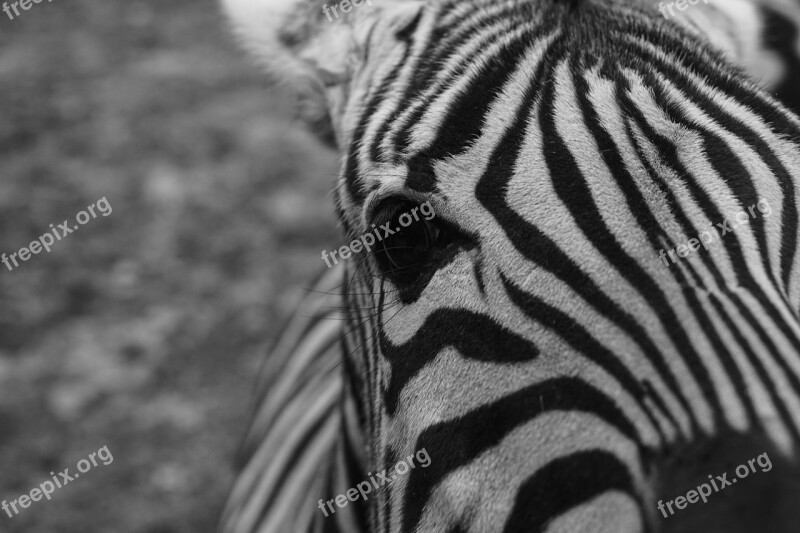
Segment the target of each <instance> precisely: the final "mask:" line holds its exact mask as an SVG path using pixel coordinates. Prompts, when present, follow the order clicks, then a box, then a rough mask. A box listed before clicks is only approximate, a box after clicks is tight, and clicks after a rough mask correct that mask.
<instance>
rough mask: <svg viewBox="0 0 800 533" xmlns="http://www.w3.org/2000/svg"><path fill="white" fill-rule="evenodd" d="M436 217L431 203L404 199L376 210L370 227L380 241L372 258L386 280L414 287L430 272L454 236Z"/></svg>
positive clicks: (387, 202)
mask: <svg viewBox="0 0 800 533" xmlns="http://www.w3.org/2000/svg"><path fill="white" fill-rule="evenodd" d="M435 216H436V215H435V213H434V212H433V209H432V208H431V205H430V203H428V202H425V203H424V204H417V203H414V202H410V201H408V200H405V199H402V200H397V199H389V200H385V201H384V202H382V204H381V205H380V206H379V207H378V208H377V209H376V210H375V216H374V221H373V223H372V224H371V225H372V227H373V230H372V231H373V232H375V233H376V235H377V236H378V239H379V240H378V242H377V243H376V246H375V250H374V252H373V257H374V258H375V261H376V262H377V264H378V267H379V268H380V271H381V274H382V275H383V276H384V277H386V278H387V279H389V280H390V281H392V282H393V283H395V284H396V285H400V286H404V285H411V284H414V283H415V282H417V281H418V280H420V278H421V277H422V274H424V273H425V272H426V271H427V270H430V268H431V267H432V266H433V264H434V262H435V258H436V257H437V256H438V254H437V251H439V250H441V249H442V248H443V247H445V246H447V244H449V242H450V241H451V239H449V237H450V235H451V233H452V232H450V231H449V230H448V229H447V228H446V226H445V225H444V224H443V223H441V221H438V220H436V218H435Z"/></svg>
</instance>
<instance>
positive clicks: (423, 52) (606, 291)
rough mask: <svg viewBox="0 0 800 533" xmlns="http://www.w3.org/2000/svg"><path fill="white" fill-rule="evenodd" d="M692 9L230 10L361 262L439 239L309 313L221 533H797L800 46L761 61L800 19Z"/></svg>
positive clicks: (474, 2) (276, 354) (479, 2)
mask: <svg viewBox="0 0 800 533" xmlns="http://www.w3.org/2000/svg"><path fill="white" fill-rule="evenodd" d="M694 4H695V5H691V6H689V8H688V9H686V10H685V11H684V12H682V13H680V14H679V15H676V16H675V17H674V18H671V19H670V18H667V17H664V16H662V14H661V13H660V12H659V10H658V7H657V3H656V2H645V1H644V0H638V1H637V0H506V1H503V0H498V1H491V0H461V1H458V2H456V1H455V0H440V1H430V2H421V1H412V0H391V1H390V0H386V1H385V2H380V0H373V5H371V6H369V7H367V6H361V7H360V8H359V9H357V10H352V11H350V10H348V12H345V11H344V9H342V8H341V6H343V5H344V2H342V3H340V4H337V5H338V6H340V10H341V11H342V13H341V14H342V17H341V18H340V19H341V20H339V19H337V20H336V21H330V22H329V21H328V20H327V19H326V18H325V15H324V14H323V11H322V6H321V5H318V3H317V2H310V1H306V0H284V1H281V2H278V1H274V2H272V1H267V0H226V2H225V8H226V12H227V13H228V15H229V17H230V18H231V20H232V21H233V23H234V27H235V28H236V31H237V32H239V33H240V34H241V37H242V39H243V42H244V43H245V45H246V46H247V47H249V48H250V49H251V50H252V51H253V52H254V54H255V57H257V58H258V59H259V60H260V62H261V63H262V65H263V66H264V67H265V68H266V70H267V71H268V72H269V73H270V74H272V75H273V76H274V78H275V79H276V81H280V82H283V83H286V84H287V85H288V86H289V87H291V88H293V89H294V90H296V91H297V93H298V94H299V95H300V96H301V99H302V106H301V109H302V113H303V115H304V116H305V118H306V119H307V120H308V121H309V123H311V124H312V125H313V127H314V129H315V130H316V131H317V132H318V133H320V135H321V137H322V138H324V139H325V140H327V141H328V142H329V143H330V144H331V145H333V146H336V147H338V148H339V149H340V151H341V153H342V159H343V161H342V169H341V173H340V177H339V179H338V181H337V185H336V204H337V212H338V216H339V220H340V223H341V225H342V227H343V229H344V232H345V233H346V235H347V236H348V238H349V239H357V238H358V237H359V236H360V235H363V234H365V233H367V232H371V231H373V229H374V228H378V227H384V226H387V225H388V226H387V227H389V228H395V227H399V226H398V222H397V221H398V219H399V217H400V216H401V215H402V214H403V213H406V212H408V211H409V210H410V209H412V208H413V207H414V206H419V205H421V204H422V203H424V202H430V205H432V206H433V207H434V210H435V212H436V217H435V218H434V219H432V220H430V221H420V222H419V223H418V224H415V225H414V226H413V230H412V229H411V228H408V229H409V231H402V232H397V233H396V234H395V235H386V236H385V238H384V240H382V241H381V242H380V243H379V245H378V247H377V248H376V250H375V251H374V253H372V254H368V255H365V256H364V257H361V258H353V260H352V261H351V262H350V263H346V264H343V265H338V266H337V268H335V269H332V270H330V271H328V272H326V273H325V275H324V276H323V277H322V278H321V279H320V280H319V281H318V283H317V284H316V285H315V286H314V290H313V291H312V292H310V293H309V296H308V297H307V298H306V300H305V302H304V303H303V304H302V305H301V306H300V311H298V316H297V317H295V318H294V319H293V321H292V322H290V324H289V326H288V327H287V330H286V333H285V334H284V336H283V337H282V339H281V341H280V342H279V344H278V346H276V348H275V349H274V350H273V352H272V355H271V359H270V366H269V367H268V368H267V369H266V370H265V373H264V376H265V377H264V382H263V383H262V387H261V388H262V390H264V391H265V392H264V397H263V399H262V400H261V401H260V403H259V406H258V408H257V410H256V414H255V415H254V418H253V423H252V425H251V428H250V430H249V433H248V436H247V439H246V444H245V447H244V449H243V456H244V457H245V464H244V466H243V470H242V474H241V475H240V477H239V479H238V480H237V482H236V484H235V486H234V489H233V491H232V493H231V496H230V498H229V501H228V503H227V505H226V509H225V512H224V513H223V517H222V519H221V525H220V531H223V532H225V533H245V532H248V533H249V532H273V531H315V532H316V531H346V532H367V531H374V532H377V531H380V532H395V531H402V532H411V531H415V532H428V531H448V532H451V531H452V532H455V531H458V532H467V531H469V532H481V533H482V532H494V531H502V532H517V531H547V532H576V533H577V532H591V533H597V532H609V533H628V532H640V531H673V532H688V533H693V532H696V531H697V532H699V531H703V532H707V531H728V532H745V531H746V532H752V531H754V530H759V531H764V532H769V533H781V532H784V531H785V532H789V531H796V528H797V526H796V524H797V523H798V522H797V518H798V511H797V510H796V509H794V508H793V507H796V506H793V505H792V504H793V502H795V501H797V497H798V495H800V466H798V451H799V450H798V444H799V443H800V321H799V320H798V317H799V315H798V313H800V272H798V269H800V264H798V263H800V257H799V256H798V254H799V252H798V243H797V241H798V232H797V221H798V194H800V193H799V192H798V191H800V189H798V178H800V175H798V174H800V145H799V143H800V119H799V118H798V116H797V115H796V114H794V113H793V112H792V111H790V110H789V109H788V108H787V107H786V106H784V105H783V104H782V103H781V102H780V101H779V100H778V99H777V98H775V97H774V96H773V94H771V92H770V91H772V92H774V93H776V94H779V95H780V94H783V95H784V96H785V95H786V94H788V93H786V90H785V87H786V84H788V83H791V81H792V79H793V76H794V75H795V74H796V72H795V71H793V70H792V69H791V68H784V69H783V70H781V68H773V69H769V68H766V69H765V68H763V67H765V66H768V65H767V64H768V63H769V62H770V61H772V64H773V65H774V64H775V60H780V61H784V65H787V64H788V65H789V66H791V61H793V60H792V59H791V57H792V52H791V51H792V49H793V48H794V47H795V46H796V43H794V42H790V43H789V44H788V45H786V46H784V47H783V48H780V47H776V45H775V44H774V43H771V44H770V45H769V46H762V45H761V44H763V43H760V42H758V40H757V39H753V38H752V36H753V31H762V30H763V29H764V28H766V27H767V26H759V24H760V23H763V22H764V21H766V20H773V21H774V20H780V21H782V23H786V24H789V22H791V17H792V16H796V14H792V13H793V12H792V11H791V9H790V8H791V7H792V4H790V3H788V2H781V1H778V0H775V1H774V2H766V1H764V2H745V1H743V0H741V1H738V0H737V1H735V2H731V3H725V4H723V3H721V2H713V0H710V1H709V2H708V3H705V2H704V1H700V2H695V3H694ZM684 5H686V4H684ZM731 6H733V7H731ZM795 7H797V6H795ZM736 9H739V10H744V11H736ZM752 27H755V28H756V30H753V29H752ZM759 28H761V29H760V30H759ZM789 34H790V35H791V36H792V39H794V38H796V32H795V33H794V34H792V32H789ZM770 58H771V59H770ZM760 69H761V70H760ZM781 87H784V88H783V89H781ZM781 91H783V93H781ZM786 104H787V105H792V102H791V101H790V99H788V98H787V100H786ZM762 206H763V207H764V208H763V209H762ZM748 209H749V213H750V216H748ZM741 213H744V214H745V217H746V218H747V223H744V222H741V219H738V215H739V214H741ZM729 218H733V219H738V220H739V221H740V222H741V223H740V224H739V225H737V226H736V228H735V230H733V229H731V230H730V231H729V227H728V220H729ZM720 225H721V226H722V227H720ZM711 231H714V232H716V234H717V237H718V239H717V241H716V243H715V244H713V245H711V246H708V247H701V246H700V240H701V236H702V235H704V234H706V233H708V234H710V232H711ZM721 232H722V234H721V235H720V233H721ZM692 240H695V241H697V243H696V245H691V244H689V248H690V249H692V252H693V253H692V254H690V255H689V254H680V253H679V254H678V255H680V257H679V258H678V260H675V261H671V262H670V261H668V262H666V263H665V262H663V261H662V258H661V257H659V251H660V250H661V251H663V250H673V251H674V250H680V249H681V248H680V246H681V243H691V242H692ZM683 249H684V250H686V249H687V248H686V247H685V246H684V248H683ZM673 255H674V254H673ZM673 255H670V258H672V257H673ZM304 317H305V318H304ZM308 317H310V318H308ZM342 324H344V325H342ZM343 333H345V334H344V335H342V334H343ZM420 449H425V450H426V451H427V453H428V454H429V456H430V458H431V464H430V466H429V467H428V468H424V469H423V468H417V469H414V470H411V471H410V472H409V473H408V474H406V475H404V476H400V477H398V478H397V480H396V481H394V482H393V483H391V484H388V485H386V486H381V487H380V488H377V487H376V490H375V491H374V492H372V493H371V494H370V496H369V499H361V500H359V501H352V500H351V503H347V504H346V505H342V506H340V505H339V504H338V502H337V504H336V506H335V507H333V506H328V507H327V508H328V510H329V511H334V510H335V512H329V513H325V512H323V510H324V509H325V507H326V506H325V503H327V501H330V498H331V497H332V496H335V495H337V494H338V495H341V494H344V493H345V492H346V491H347V490H348V489H350V488H353V487H355V486H356V485H357V484H358V483H359V482H363V481H364V480H367V479H370V478H371V477H372V474H373V473H374V472H377V471H380V470H381V469H386V468H387V467H389V466H391V465H393V464H396V463H397V461H398V460H400V459H402V458H403V457H407V456H409V455H410V454H413V453H414V452H415V451H417V450H420ZM759 454H768V455H769V457H770V458H771V460H772V464H774V468H772V470H771V471H770V472H769V473H765V474H763V475H762V476H761V477H756V476H755V475H754V476H753V477H752V478H750V479H748V480H747V481H742V482H741V484H739V485H738V486H737V487H735V488H732V489H726V491H729V492H725V493H724V494H715V497H713V498H711V499H709V500H708V503H703V504H695V505H694V506H693V507H692V506H690V507H689V508H687V509H685V510H683V511H681V512H679V513H676V514H672V515H664V516H662V514H661V513H660V512H659V507H660V505H661V503H662V502H663V501H665V500H671V499H673V498H674V497H675V496H678V495H679V494H681V493H684V492H686V490H687V489H690V488H693V487H694V486H695V485H697V484H699V483H702V482H704V481H706V478H709V479H713V478H712V476H713V475H714V474H720V473H723V472H726V471H729V470H730V468H731V467H732V466H735V465H736V464H737V463H739V462H742V461H746V460H747V459H750V458H751V457H755V456H756V455H759ZM715 486H716V485H715ZM323 502H325V503H323ZM670 509H671V508H670Z"/></svg>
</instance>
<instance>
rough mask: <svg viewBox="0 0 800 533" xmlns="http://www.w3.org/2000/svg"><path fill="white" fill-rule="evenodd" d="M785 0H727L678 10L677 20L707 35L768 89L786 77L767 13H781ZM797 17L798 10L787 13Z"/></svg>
mask: <svg viewBox="0 0 800 533" xmlns="http://www.w3.org/2000/svg"><path fill="white" fill-rule="evenodd" d="M782 2H783V3H784V4H785V3H786V2H785V1H783V0H725V1H709V0H704V2H699V3H698V5H696V6H694V7H691V9H688V10H686V11H683V12H681V11H675V13H676V17H675V19H676V20H677V21H678V22H679V23H682V24H683V25H684V26H686V27H687V28H689V29H690V30H693V31H697V32H699V33H701V34H703V35H704V36H705V38H706V39H707V40H708V41H710V42H711V44H712V45H713V46H715V47H716V48H717V50H719V51H720V52H722V53H723V54H724V55H725V56H726V57H727V58H728V59H729V60H730V61H732V62H733V63H736V64H738V65H739V66H741V67H742V68H743V69H744V70H745V71H746V72H747V73H748V74H749V75H750V76H751V77H753V78H754V79H755V80H757V81H759V82H761V83H762V84H763V86H764V87H765V88H767V89H768V90H774V88H775V86H776V85H777V84H778V82H779V81H780V78H781V77H782V76H783V74H784V73H783V72H782V69H783V67H782V64H781V58H780V57H779V56H778V55H777V54H776V53H775V52H774V51H773V50H771V48H770V47H769V46H766V44H767V42H768V41H769V40H770V38H771V37H772V36H770V35H768V34H767V33H768V31H769V28H768V24H767V20H766V17H767V12H766V11H765V8H771V9H774V10H776V11H778V10H779V7H780V4H781V3H782ZM788 11H789V12H790V13H791V14H792V15H795V14H796V12H797V8H796V7H794V8H792V9H791V10H788Z"/></svg>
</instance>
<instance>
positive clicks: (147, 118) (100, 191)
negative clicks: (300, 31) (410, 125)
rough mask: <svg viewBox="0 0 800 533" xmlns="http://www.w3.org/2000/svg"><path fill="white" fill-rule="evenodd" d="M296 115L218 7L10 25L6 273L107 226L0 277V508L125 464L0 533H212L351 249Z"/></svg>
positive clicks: (73, 8) (331, 169)
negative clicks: (41, 242)
mask: <svg viewBox="0 0 800 533" xmlns="http://www.w3.org/2000/svg"><path fill="white" fill-rule="evenodd" d="M291 109H292V95H286V94H279V93H277V92H275V91H273V90H271V89H269V88H268V86H267V84H266V82H265V79H264V77H263V76H261V75H260V73H259V72H258V71H257V69H256V68H255V67H254V66H253V64H252V63H251V62H250V61H248V59H247V58H246V57H245V56H244V54H242V53H241V52H240V51H239V49H238V48H237V47H236V46H235V44H234V40H233V39H232V38H231V37H230V36H229V34H228V31H227V27H226V25H225V23H224V20H223V18H222V17H221V15H220V10H219V8H218V6H217V5H216V4H215V3H214V2H213V1H212V0H199V1H198V0H191V1H190V0H170V1H169V2H165V1H163V0H161V1H156V0H139V1H128V2H101V1H98V0H71V1H70V2H66V1H62V0H55V1H53V2H51V3H49V2H42V3H39V4H33V6H32V7H31V9H30V10H28V11H22V12H21V14H20V16H19V17H15V18H14V20H10V19H8V17H7V16H6V15H5V14H4V13H2V12H0V253H6V254H11V253H14V252H17V251H18V250H19V249H20V248H22V247H26V246H28V245H29V243H30V242H31V241H33V240H35V239H38V238H39V236H40V235H42V234H44V233H46V232H48V231H50V224H53V225H54V226H55V225H58V224H61V223H62V221H64V220H67V219H68V220H70V221H74V220H75V217H76V214H77V213H79V212H80V211H81V210H83V209H84V208H86V207H87V206H89V205H90V204H93V203H95V202H96V201H98V200H99V199H101V198H106V199H107V201H108V204H109V205H110V206H111V207H112V208H113V210H112V212H111V213H110V214H109V215H108V216H98V217H97V218H95V219H92V220H90V221H89V222H87V223H86V224H85V226H81V227H80V229H78V230H75V231H74V232H73V233H71V234H69V235H66V236H65V237H64V238H63V239H62V240H60V241H57V242H56V243H55V244H54V245H53V246H52V251H51V252H50V253H45V252H44V251H42V252H41V253H39V254H37V255H33V256H31V257H30V258H29V259H28V260H27V261H25V262H21V263H20V264H19V266H18V267H16V268H14V269H13V270H8V268H7V267H5V266H3V265H0V499H3V500H8V501H11V500H14V499H17V498H19V497H20V496H21V495H23V494H28V493H30V491H31V489H33V488H36V487H39V486H40V484H42V483H43V482H45V481H47V480H49V479H52V477H51V475H50V472H51V471H52V472H54V473H55V475H56V476H58V472H61V471H63V470H64V469H66V468H69V472H70V474H71V475H74V474H75V473H76V472H77V469H76V465H77V463H78V462H79V461H80V460H81V459H84V458H87V457H88V456H89V455H90V454H91V453H93V452H96V451H97V450H98V449H100V448H102V447H103V446H107V447H108V450H109V451H110V454H111V455H112V456H113V461H111V462H109V464H107V465H105V464H103V463H98V465H97V466H94V467H93V468H91V469H90V470H88V471H87V472H85V473H84V474H82V475H81V477H80V478H79V479H78V478H76V479H74V480H73V481H71V482H69V484H68V485H66V486H64V487H63V488H60V489H57V490H56V491H55V492H54V494H53V495H52V500H50V501H47V500H41V501H38V502H33V503H31V504H30V506H29V507H28V508H26V509H20V510H21V512H20V513H19V514H18V515H15V516H13V517H11V518H9V517H8V515H7V514H6V513H5V512H2V511H0V532H11V533H16V532H26V533H27V532H35V533H51V532H53V533H72V532H75V533H94V532H98V533H101V532H102V533H134V532H136V533H179V532H181V533H183V532H186V533H189V532H192V533H199V532H211V531H213V530H214V526H215V524H216V520H217V515H218V513H219V510H220V507H221V505H222V502H223V500H224V496H225V494H226V492H227V490H228V488H229V485H230V483H231V481H232V479H233V464H234V461H233V460H234V456H235V453H236V449H237V446H238V443H239V439H240V436H241V434H242V432H243V430H244V426H245V424H246V422H247V418H248V413H249V410H250V408H251V401H252V389H253V385H254V382H255V375H256V373H257V371H258V368H259V366H260V364H261V362H262V359H263V357H264V354H265V346H266V345H268V344H269V343H270V341H271V339H272V338H273V337H274V336H275V334H276V332H277V331H278V329H279V327H280V324H281V322H282V321H283V319H284V318H285V317H286V316H287V314H288V313H289V312H290V310H291V308H292V305H293V303H294V301H295V300H296V299H297V298H299V297H300V295H301V294H302V292H303V287H305V286H306V283H305V282H306V280H308V279H309V278H310V277H312V276H313V275H314V274H316V273H317V272H318V271H319V270H320V268H321V267H322V262H321V260H320V251H321V250H322V249H323V248H331V245H333V246H336V243H337V242H338V240H339V239H338V238H337V229H336V225H335V223H334V220H335V217H334V211H333V204H332V201H331V198H330V197H329V196H328V193H329V191H330V189H331V187H332V184H333V174H334V173H335V170H336V161H335V157H334V155H333V154H332V153H331V152H330V151H327V150H325V149H323V148H321V147H320V146H319V145H318V144H316V143H315V142H314V141H313V140H312V139H311V137H310V136H309V135H308V134H307V133H306V132H305V130H304V128H303V127H302V126H301V125H300V124H299V123H298V122H297V120H295V119H294V117H293V114H292V112H291ZM70 224H72V222H70ZM84 464H85V463H84ZM12 514H13V512H12Z"/></svg>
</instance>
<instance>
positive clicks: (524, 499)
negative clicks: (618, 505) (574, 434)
mask: <svg viewBox="0 0 800 533" xmlns="http://www.w3.org/2000/svg"><path fill="white" fill-rule="evenodd" d="M610 491H617V492H624V493H626V494H629V495H630V496H631V497H632V498H633V499H634V500H637V501H638V497H637V495H636V490H635V487H634V485H633V480H632V479H631V474H630V472H629V471H628V468H627V466H625V464H624V463H623V462H622V461H620V460H619V459H618V458H617V457H616V456H615V455H612V454H611V453H608V452H606V451H603V450H588V451H582V452H577V453H574V454H572V455H569V456H567V457H563V458H559V459H556V460H554V461H551V462H550V463H548V464H547V465H546V466H545V467H543V468H542V469H541V470H539V471H538V472H536V474H534V475H533V476H532V477H531V478H530V479H528V480H527V481H526V482H525V483H523V484H522V486H521V487H520V489H519V492H518V493H517V500H516V502H515V503H514V508H513V510H512V511H511V514H510V516H509V517H508V520H507V521H506V524H505V527H504V528H503V533H529V532H544V531H545V530H546V529H547V527H548V525H549V524H550V523H551V522H552V521H553V520H554V519H556V518H557V517H558V516H559V515H561V514H563V513H565V512H567V511H569V510H570V509H572V508H573V507H577V506H579V505H581V504H584V503H587V502H589V501H590V500H592V499H593V498H595V497H597V496H599V495H601V494H603V493H605V492H610ZM641 505H642V502H640V501H639V505H638V509H639V516H640V518H641V519H642V522H643V523H644V517H643V516H642V509H641Z"/></svg>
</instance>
